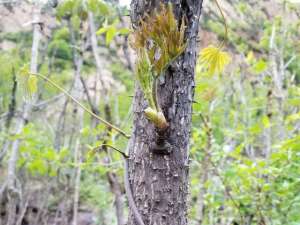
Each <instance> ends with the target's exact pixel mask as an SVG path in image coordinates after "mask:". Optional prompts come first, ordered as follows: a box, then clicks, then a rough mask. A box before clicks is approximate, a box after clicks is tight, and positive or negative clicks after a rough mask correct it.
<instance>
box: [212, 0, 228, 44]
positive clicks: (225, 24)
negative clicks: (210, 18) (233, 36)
mask: <svg viewBox="0 0 300 225" xmlns="http://www.w3.org/2000/svg"><path fill="white" fill-rule="evenodd" d="M214 1H215V3H216V5H217V7H218V9H219V12H220V13H221V15H222V18H223V23H224V27H225V34H224V40H223V41H222V42H221V44H220V47H219V48H220V49H221V48H223V47H224V45H225V44H226V42H227V40H228V26H227V22H226V18H225V15H224V13H223V10H222V8H221V6H220V4H219V2H218V0H214Z"/></svg>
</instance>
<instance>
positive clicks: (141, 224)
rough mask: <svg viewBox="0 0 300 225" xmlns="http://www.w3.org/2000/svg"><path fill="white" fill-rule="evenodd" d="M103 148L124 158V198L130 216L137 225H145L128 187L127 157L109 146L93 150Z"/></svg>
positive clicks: (129, 186)
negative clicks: (130, 212)
mask: <svg viewBox="0 0 300 225" xmlns="http://www.w3.org/2000/svg"><path fill="white" fill-rule="evenodd" d="M104 146H106V147H109V148H111V149H112V150H114V151H117V152H118V153H120V154H121V155H122V156H123V158H124V186H125V192H126V196H127V200H128V205H129V207H130V208H131V210H132V214H133V216H134V218H135V220H136V222H137V224H138V225H145V223H144V221H143V219H142V216H141V214H140V212H139V210H138V208H137V206H136V204H135V202H134V197H133V194H132V190H131V185H130V182H129V156H128V155H127V154H126V153H125V152H123V151H121V150H119V149H117V148H116V147H114V146H112V145H109V144H102V145H100V146H97V147H96V148H94V149H96V150H97V149H99V148H101V147H104ZM128 147H129V143H128V145H127V149H128Z"/></svg>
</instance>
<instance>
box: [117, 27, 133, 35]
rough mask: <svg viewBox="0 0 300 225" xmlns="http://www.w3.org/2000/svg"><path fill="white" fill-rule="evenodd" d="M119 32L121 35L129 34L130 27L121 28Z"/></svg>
mask: <svg viewBox="0 0 300 225" xmlns="http://www.w3.org/2000/svg"><path fill="white" fill-rule="evenodd" d="M118 33H119V34H121V35H127V34H129V33H130V29H128V28H121V29H119V31H118Z"/></svg>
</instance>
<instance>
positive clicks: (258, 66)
mask: <svg viewBox="0 0 300 225" xmlns="http://www.w3.org/2000/svg"><path fill="white" fill-rule="evenodd" d="M267 67H268V65H267V62H266V61H264V60H263V59H260V60H259V61H258V62H256V63H254V65H253V66H252V70H253V72H254V73H255V74H260V73H262V72H264V71H265V70H266V69H267Z"/></svg>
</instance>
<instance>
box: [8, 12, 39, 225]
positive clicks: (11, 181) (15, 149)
mask: <svg viewBox="0 0 300 225" xmlns="http://www.w3.org/2000/svg"><path fill="white" fill-rule="evenodd" d="M39 14H40V10H39V7H38V6H35V8H34V14H33V40H32V49H31V62H30V72H31V73H36V72H37V65H38V63H37V61H38V47H39V42H40V35H41V34H40V24H39ZM30 111H31V106H30V105H29V104H26V103H24V105H23V113H22V117H21V118H20V120H19V121H18V122H17V128H16V134H20V133H21V132H22V130H23V128H24V126H25V124H26V123H27V120H28V116H29V114H30ZM19 145H20V139H16V140H15V141H14V142H13V143H12V149H11V153H10V157H9V161H8V171H7V190H8V200H9V201H8V210H7V211H8V218H7V225H14V224H15V220H16V209H17V203H18V198H20V197H21V196H20V193H19V191H18V190H17V187H16V163H17V159H18V154H19Z"/></svg>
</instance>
